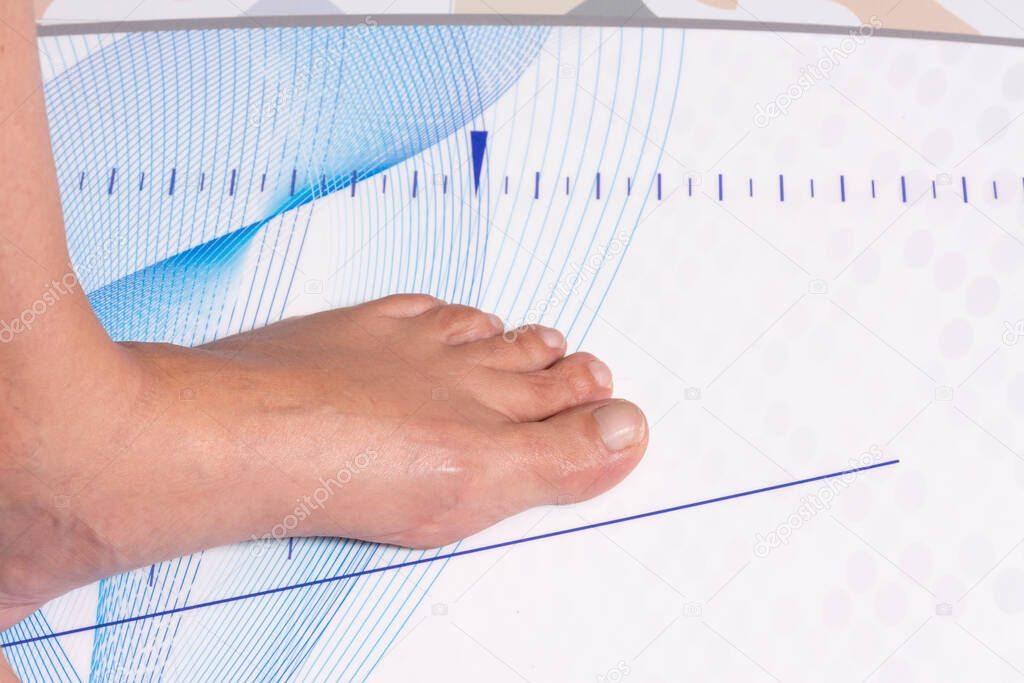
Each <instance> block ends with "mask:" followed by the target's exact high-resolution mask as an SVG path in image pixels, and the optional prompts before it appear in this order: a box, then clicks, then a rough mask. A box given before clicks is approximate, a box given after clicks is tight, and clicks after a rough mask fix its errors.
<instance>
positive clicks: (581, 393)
mask: <svg viewBox="0 0 1024 683" xmlns="http://www.w3.org/2000/svg"><path fill="white" fill-rule="evenodd" d="M483 382H484V383H483V384H482V385H481V386H480V391H481V392H485V394H486V395H485V396H483V397H482V400H483V401H484V402H485V403H487V404H488V405H489V406H491V407H492V408H494V409H496V410H498V411H500V412H501V413H502V414H504V415H506V416H507V417H509V418H510V419H513V420H515V421H517V422H534V421H537V420H545V419H547V418H549V417H551V416H552V415H556V414H558V413H561V412H563V411H565V410H568V409H569V408H573V407H575V406H578V405H583V404H584V403H592V402H594V401H600V400H603V399H607V398H610V397H611V395H612V373H611V370H609V369H608V366H607V365H605V364H604V363H602V362H601V361H599V360H598V359H597V358H595V357H594V356H593V355H591V354H589V353H574V354H572V355H571V356H566V357H565V358H563V359H561V360H559V361H558V362H556V363H555V364H554V365H552V366H551V367H550V368H547V369H545V370H537V371H534V372H525V373H510V372H499V373H493V372H492V373H489V376H487V377H485V379H484V380H483Z"/></svg>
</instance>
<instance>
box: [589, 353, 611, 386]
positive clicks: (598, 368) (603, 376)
mask: <svg viewBox="0 0 1024 683" xmlns="http://www.w3.org/2000/svg"><path fill="white" fill-rule="evenodd" d="M590 374H591V375H593V377H594V381H595V382H597V386H599V387H603V388H605V389H611V388H612V371H611V370H609V369H608V366H607V365H605V364H604V363H602V362H601V361H599V360H592V361H590Z"/></svg>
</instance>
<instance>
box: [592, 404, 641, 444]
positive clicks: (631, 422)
mask: <svg viewBox="0 0 1024 683" xmlns="http://www.w3.org/2000/svg"><path fill="white" fill-rule="evenodd" d="M594 420H595V421H597V427H598V429H599V430H600V431H601V440H602V441H604V445H605V446H607V447H608V450H611V451H621V450H623V449H624V448H629V447H630V446H635V445H636V444H638V443H640V441H641V439H643V438H644V431H645V429H646V427H645V426H644V425H645V422H644V416H643V415H642V414H641V413H640V409H639V408H637V407H636V406H635V405H633V404H632V403H627V402H626V401H615V402H614V403H609V404H608V405H605V406H601V407H600V408H598V409H597V410H595V411H594Z"/></svg>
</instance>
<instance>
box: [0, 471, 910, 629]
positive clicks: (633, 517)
mask: <svg viewBox="0 0 1024 683" xmlns="http://www.w3.org/2000/svg"><path fill="white" fill-rule="evenodd" d="M899 462H900V461H899V460H886V461H885V462H880V463H875V464H874V465H866V466H864V467H855V468H853V469H848V470H842V471H839V472H832V473H829V474H822V475H818V476H816V477H809V478H807V479H797V480H795V481H787V482H785V483H782V484H773V485H772V486H764V487H761V488H758V489H751V490H749V491H740V492H739V493H730V494H728V495H725V496H718V497H717V498H708V499H705V500H699V501H696V502H693V503H683V504H682V505H675V506H673V507H667V508H661V509H659V510H651V511H650V512H641V513H639V514H636V515H629V516H628V517H617V518H615V519H609V520H605V521H603V522H595V523H593V524H584V525H582V526H576V527H571V528H569V529H561V530H559V531H549V532H548V533H546V534H538V535H536V536H526V537H525V538H517V539H514V540H511V541H503V542H501V543H493V544H491V545H485V546H479V547H477V548H466V549H465V550H457V551H455V552H451V553H445V554H442V555H435V556H433V557H424V558H421V559H418V560H410V561H409V562H400V563H398V564H391V565H387V566H384V567H375V568H373V569H364V570H362V571H358V572H352V573H351V574H342V575H340V576H329V577H326V578H323V579H316V580H315V581H306V582H304V583H297V584H294V585H291V586H280V587H278V588H269V589H267V590H263V591H256V592H254V593H246V594H243V595H234V596H232V597H230V598H221V599H219V600H211V601H209V602H200V603H196V604H195V605H185V606H183V607H176V608H173V609H167V610H162V611H160V612H152V613H150V614H140V615H138V616H134V617H126V618H124V619H118V620H116V621H109V622H104V623H101V624H94V625H92V626H83V627H81V628H75V629H70V630H67V631H59V632H56V633H51V634H47V635H42V636H35V637H33V638H25V639H23V640H16V641H13V642H10V643H6V644H4V645H3V649H7V648H12V647H15V646H17V645H28V644H29V643H34V642H38V641H41V640H51V639H53V638H62V637H64V636H71V635H75V634H76V633H85V632H88V631H96V630H99V629H104V628H110V627H113V626H120V625H122V624H128V623H131V622H135V621H142V620H143V619H155V618H157V617H163V616H167V615H168V614H176V613H180V612H191V611H193V610H197V609H200V608H203V607H214V606H216V605H225V604H229V603H232V602H238V601H240V600H249V599H251V598H259V597H264V596H267V595H274V594H276V593H283V592H285V591H290V590H296V589H298V588H310V587H312V586H319V585H322V584H325V583H333V582H336V581H344V580H346V579H354V578H357V577H360V576H367V575H369V574H379V573H381V572H386V571H392V570H395V569H404V568H406V567H413V566H416V565H420V564H427V563H430V562H437V561H439V560H449V559H452V558H454V557H462V556H465V555H475V554H476V553H482V552H486V551H488V550H499V549H501V548H508V547H510V546H514V545H522V544H523V543H532V542H534V541H541V540H544V539H546V538H555V537H557V536H565V535H567V534H574V533H578V532H581V531H589V530H591V529H599V528H601V527H606V526H612V525H615V524H623V523H625V522H633V521H636V520H638V519H646V518H648V517H656V516H659V515H666V514H669V513H671V512H679V511H681V510H689V509H691V508H696V507H702V506H705V505H712V504H714V503H723V502H725V501H727V500H735V499H737V498H746V497H749V496H754V495H758V494H760V493H769V492H771V491H779V490H781V489H788V488H793V487H794V486H803V485H805V484H812V483H814V482H817V481H824V480H826V479H837V478H839V477H845V476H847V475H850V474H857V473H858V472H867V471H869V470H875V469H879V468H881V467H890V466H892V465H896V464H899Z"/></svg>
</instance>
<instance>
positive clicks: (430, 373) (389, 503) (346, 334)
mask: <svg viewBox="0 0 1024 683" xmlns="http://www.w3.org/2000/svg"><path fill="white" fill-rule="evenodd" d="M564 352H565V341H564V339H563V337H562V336H561V335H560V334H559V333H558V332H556V331H555V330H552V329H548V328H543V327H534V328H532V329H527V330H520V331H516V332H514V333H507V334H503V333H502V327H501V323H500V321H499V320H498V319H497V318H495V317H494V316H490V315H487V314H484V313H482V312H480V311H478V310H476V309H472V308H467V307H464V306H451V305H446V304H443V303H442V302H440V301H438V300H436V299H433V298H431V297H427V296H418V295H411V296H395V297H389V298H386V299H382V300H379V301H375V302H371V303H368V304H364V305H362V306H357V307H354V308H349V309H343V310H337V311H331V312H327V313H322V314H318V315H314V316H310V317H307V318H298V319H293V320H287V321H284V322H281V323H278V324H276V325H272V326H270V327H268V328H265V329H262V330H258V331H256V332H252V333H249V334H244V335H240V336H236V337H231V338H228V339H224V340H221V341H218V342H216V343H214V344H210V345H208V346H206V347H202V348H199V349H185V348H180V347H173V346H166V345H147V344H130V345H123V346H120V347H116V348H115V349H114V353H113V354H112V355H111V356H110V358H109V359H106V360H90V361H89V362H88V363H82V364H81V368H80V370H81V375H80V376H79V377H74V378H71V377H69V378H68V383H69V384H70V385H72V386H73V389H72V390H71V391H69V393H68V396H66V397H63V398H62V399H61V400H62V403H61V404H59V405H53V404H50V405H49V406H48V408H47V409H46V410H42V409H31V410H22V411H17V410H16V411H10V410H8V411H5V417H4V420H5V424H4V427H5V433H6V434H8V435H11V436H12V437H13V438H11V439H10V440H9V443H11V444H12V447H11V450H10V451H9V452H7V453H5V454H3V455H2V457H0V468H2V469H3V476H2V477H0V559H2V562H0V628H4V627H6V626H10V625H11V624H12V623H14V622H15V621H17V619H20V618H23V617H24V616H26V615H27V614H28V613H29V612H30V611H31V610H32V609H34V608H36V607H38V606H39V605H41V604H43V603H45V602H46V601H48V600H50V599H52V598H55V597H57V596H59V595H60V594H62V593H64V592H66V591H68V590H70V589H72V588H74V587H76V586H79V585H83V584H85V583H88V582H91V581H94V580H96V579H99V578H101V577H104V576H107V575H110V574H113V573H117V572H120V571H124V570H127V569H131V568H134V567H138V566H143V565H146V564H150V563H153V562H156V561H160V560H163V559H167V558H171V557H176V556H179V555H183V554H186V553H189V552H193V551H196V550H199V549H201V548H207V547H211V546H216V545H222V544H226V543H231V542H236V541H241V540H247V539H251V538H261V537H267V536H310V535H317V536H319V535H325V536H343V537H348V538H356V539H364V540H370V541H378V542H382V543H392V544H398V545H403V546H410V547H435V546H441V545H445V544H448V543H450V542H453V541H455V540H458V539H461V538H463V537H465V536H467V535H469V534H472V533H474V532H476V531H479V530H481V529H483V528H485V527H487V526H489V525H491V524H493V523H494V522H496V521H498V520H500V519H502V518H504V517H507V516H509V515H512V514H514V513H516V512H519V511H521V510H524V509H526V508H530V507H533V506H537V505H544V504H553V503H567V502H571V501H577V500H582V499H585V498H589V497H591V496H594V495H596V494H599V493H601V492H603V491H605V490H607V489H608V488H610V487H612V486H613V485H615V484H616V483H617V482H619V481H620V480H621V479H622V478H623V477H625V476H626V474H627V473H628V472H629V471H630V470H631V469H632V468H633V467H634V466H635V465H636V463H637V462H638V460H639V459H640V457H641V455H642V454H643V451H644V449H645V447H646V443H647V425H646V422H645V420H644V417H643V415H642V413H641V412H640V410H639V409H638V408H636V407H635V406H634V405H632V404H630V403H626V402H623V401H614V400H611V398H610V397H611V394H612V384H611V374H610V372H609V371H608V368H607V367H606V366H605V365H604V364H603V363H601V362H600V361H598V360H597V359H595V358H594V357H593V356H591V355H589V354H585V353H577V354H573V355H570V356H567V357H564ZM303 505H305V506H306V512H307V513H308V514H305V515H297V514H295V512H296V510H297V509H298V508H300V507H302V506H303ZM299 517H302V518H301V519H299Z"/></svg>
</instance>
